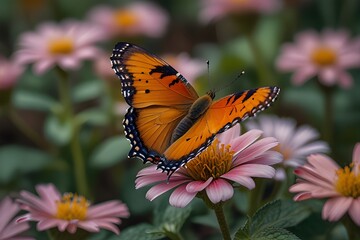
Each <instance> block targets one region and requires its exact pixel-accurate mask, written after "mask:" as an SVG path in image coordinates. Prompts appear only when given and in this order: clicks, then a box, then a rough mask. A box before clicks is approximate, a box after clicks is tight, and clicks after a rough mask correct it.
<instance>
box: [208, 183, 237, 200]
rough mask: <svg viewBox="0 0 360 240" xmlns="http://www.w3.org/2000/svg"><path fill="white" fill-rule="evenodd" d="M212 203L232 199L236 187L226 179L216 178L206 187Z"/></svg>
mask: <svg viewBox="0 0 360 240" xmlns="http://www.w3.org/2000/svg"><path fill="white" fill-rule="evenodd" d="M205 190H206V194H207V195H208V197H209V199H210V201H211V202H212V203H219V202H220V201H226V200H228V199H230V198H231V197H232V196H233V194H234V189H233V187H232V186H231V184H229V183H228V182H227V181H226V180H224V179H221V178H219V179H216V180H214V181H212V182H211V184H210V185H209V186H208V187H207V188H206V189H205Z"/></svg>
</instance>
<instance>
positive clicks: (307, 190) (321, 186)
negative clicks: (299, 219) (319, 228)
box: [289, 143, 360, 226]
mask: <svg viewBox="0 0 360 240" xmlns="http://www.w3.org/2000/svg"><path fill="white" fill-rule="evenodd" d="M295 174H296V175H297V176H298V177H299V178H298V180H297V182H296V183H295V184H294V185H293V186H291V187H290V189H289V190H290V192H294V193H297V194H296V195H295V197H294V200H295V201H302V200H306V199H311V198H320V199H322V198H328V200H327V201H326V202H325V204H324V207H323V209H322V218H323V219H325V220H329V221H332V222H333V221H337V220H339V219H340V218H341V217H342V216H343V215H344V214H345V213H348V214H349V216H350V217H351V219H352V220H353V221H354V223H355V224H356V225H358V226H360V191H359V189H360V143H357V144H356V145H355V148H354V151H353V159H352V163H351V164H350V166H346V167H344V168H340V167H339V166H338V165H337V164H336V162H335V161H334V160H332V159H331V158H329V157H328V156H325V155H321V154H314V155H311V156H309V157H308V163H307V164H305V165H304V166H302V167H299V168H297V169H296V170H295Z"/></svg>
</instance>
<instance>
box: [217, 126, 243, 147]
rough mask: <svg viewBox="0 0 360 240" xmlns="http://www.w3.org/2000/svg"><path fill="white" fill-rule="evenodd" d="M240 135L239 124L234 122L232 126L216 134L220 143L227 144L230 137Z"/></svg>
mask: <svg viewBox="0 0 360 240" xmlns="http://www.w3.org/2000/svg"><path fill="white" fill-rule="evenodd" d="M239 135H240V124H236V125H235V126H233V127H232V128H230V129H228V130H226V131H225V132H223V133H221V134H219V135H217V136H216V138H217V139H219V141H220V142H221V143H224V144H228V143H230V142H231V140H232V139H234V138H236V137H239Z"/></svg>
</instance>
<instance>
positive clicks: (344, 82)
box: [338, 60, 360, 89]
mask: <svg viewBox="0 0 360 240" xmlns="http://www.w3.org/2000/svg"><path fill="white" fill-rule="evenodd" d="M359 62H360V60H359ZM338 78H339V79H338V81H339V85H340V86H341V87H343V88H345V89H348V88H350V87H351V86H352V85H353V83H354V80H353V78H352V76H351V75H350V74H349V73H348V72H346V71H339V72H338Z"/></svg>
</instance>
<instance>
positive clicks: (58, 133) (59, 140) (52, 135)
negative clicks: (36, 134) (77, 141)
mask: <svg viewBox="0 0 360 240" xmlns="http://www.w3.org/2000/svg"><path fill="white" fill-rule="evenodd" d="M45 135H46V137H47V138H48V139H49V140H50V141H52V142H53V143H55V144H56V145H59V146H62V145H65V144H67V143H69V142H70V139H71V137H72V126H71V123H70V120H68V119H65V120H64V121H60V119H59V118H57V117H56V116H54V115H50V116H49V117H48V118H47V119H46V122H45Z"/></svg>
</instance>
